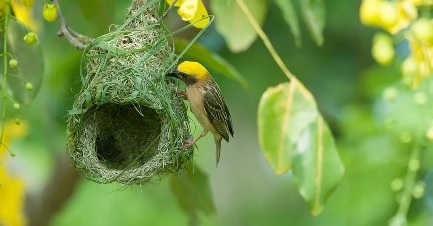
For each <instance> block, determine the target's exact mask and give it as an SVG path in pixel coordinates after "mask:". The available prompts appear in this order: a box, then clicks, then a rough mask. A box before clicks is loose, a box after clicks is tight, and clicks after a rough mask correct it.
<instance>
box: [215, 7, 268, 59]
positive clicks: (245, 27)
mask: <svg viewBox="0 0 433 226" xmlns="http://www.w3.org/2000/svg"><path fill="white" fill-rule="evenodd" d="M244 1H245V4H246V5H247V6H248V9H249V10H250V11H251V13H252V14H253V16H254V18H255V19H256V21H257V22H258V23H259V24H260V25H261V24H263V22H264V20H265V15H266V11H267V8H268V7H267V6H268V1H267V0H244ZM211 7H212V11H213V13H214V14H215V23H216V29H217V30H218V32H219V33H220V34H221V35H222V36H223V37H224V38H225V40H226V41H227V44H228V47H229V48H230V50H231V51H233V52H241V51H244V50H246V49H248V47H250V45H251V44H252V43H253V42H254V40H256V38H257V33H256V31H255V30H254V28H253V27H252V26H251V24H250V22H249V21H248V19H247V18H246V17H245V14H244V13H242V10H241V9H240V8H239V6H238V5H237V4H235V2H234V1H232V2H231V4H228V3H227V1H221V0H218V1H211Z"/></svg>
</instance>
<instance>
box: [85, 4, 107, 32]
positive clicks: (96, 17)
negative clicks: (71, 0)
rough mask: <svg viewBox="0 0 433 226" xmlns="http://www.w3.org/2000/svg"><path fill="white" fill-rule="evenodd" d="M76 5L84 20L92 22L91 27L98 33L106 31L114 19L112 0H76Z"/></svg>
mask: <svg viewBox="0 0 433 226" xmlns="http://www.w3.org/2000/svg"><path fill="white" fill-rule="evenodd" d="M78 6H79V7H80V9H81V12H82V13H83V15H84V17H85V18H86V20H87V21H89V22H90V23H92V27H93V28H94V29H97V32H98V33H102V32H104V31H107V29H108V27H109V26H110V25H111V24H113V23H114V21H115V19H114V16H115V13H113V12H115V4H114V1H113V0H92V1H89V0H78Z"/></svg>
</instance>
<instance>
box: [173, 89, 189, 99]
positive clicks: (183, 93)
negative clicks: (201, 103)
mask: <svg viewBox="0 0 433 226" xmlns="http://www.w3.org/2000/svg"><path fill="white" fill-rule="evenodd" d="M176 93H177V94H179V96H180V97H182V99H184V100H188V96H187V95H186V92H185V91H183V90H181V89H178V90H176Z"/></svg>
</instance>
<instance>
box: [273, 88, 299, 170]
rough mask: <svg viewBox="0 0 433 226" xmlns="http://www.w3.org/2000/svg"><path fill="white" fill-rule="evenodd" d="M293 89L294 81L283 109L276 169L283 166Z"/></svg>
mask: <svg viewBox="0 0 433 226" xmlns="http://www.w3.org/2000/svg"><path fill="white" fill-rule="evenodd" d="M295 89H296V80H293V81H292V82H291V83H290V86H289V95H288V97H287V102H286V106H285V108H284V118H283V123H282V124H281V133H280V139H279V141H280V142H279V144H278V164H277V165H278V168H280V167H281V166H282V165H283V158H284V157H283V151H284V150H283V145H284V136H285V134H286V131H287V128H288V126H287V123H288V122H289V119H290V111H291V107H292V102H293V96H294V93H295Z"/></svg>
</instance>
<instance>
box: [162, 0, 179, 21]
mask: <svg viewBox="0 0 433 226" xmlns="http://www.w3.org/2000/svg"><path fill="white" fill-rule="evenodd" d="M177 1H178V0H174V1H173V3H171V5H170V6H169V7H168V9H167V10H166V11H165V12H164V13H163V14H162V16H161V18H159V20H158V23H161V22H162V20H164V19H165V18H166V17H167V15H168V12H170V10H171V8H173V6H174V5H175V4H176V2H177Z"/></svg>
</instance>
